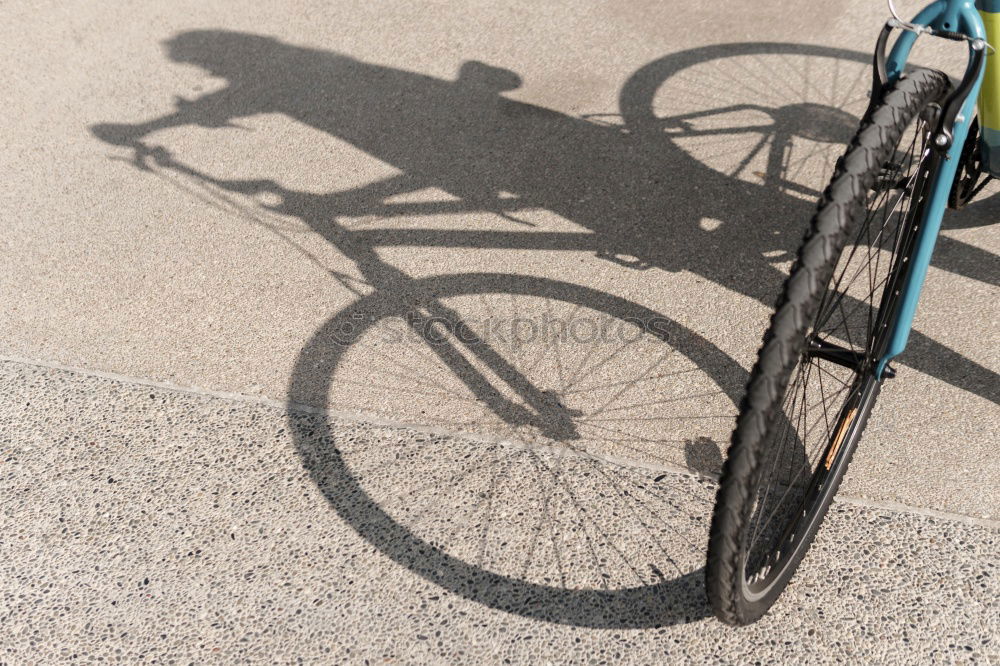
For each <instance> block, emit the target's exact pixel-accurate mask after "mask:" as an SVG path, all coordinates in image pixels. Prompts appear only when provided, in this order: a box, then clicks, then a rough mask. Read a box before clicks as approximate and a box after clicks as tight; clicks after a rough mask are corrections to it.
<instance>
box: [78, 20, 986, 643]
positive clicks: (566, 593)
mask: <svg viewBox="0 0 1000 666" xmlns="http://www.w3.org/2000/svg"><path fill="white" fill-rule="evenodd" d="M167 48H168V54H169V56H170V58H171V59H173V60H174V61H176V62H180V63H189V64H194V65H197V66H199V67H201V68H203V69H204V70H205V71H206V72H208V73H209V74H211V75H213V76H215V77H221V78H223V79H225V81H226V85H225V87H223V88H222V89H220V90H218V91H216V92H213V93H210V94H207V95H205V96H203V97H201V98H199V99H197V100H193V101H184V102H182V103H180V104H179V105H178V106H177V108H176V110H175V111H174V112H173V113H170V114H167V115H164V116H162V117H159V118H155V119H152V120H149V121H145V122H139V123H134V124H103V125H97V126H94V127H93V128H92V131H93V132H94V134H95V135H96V136H98V137H99V138H101V139H102V140H104V141H106V142H108V143H111V144H115V145H120V146H125V147H131V148H133V149H135V150H136V155H137V157H136V163H137V164H138V165H140V166H142V167H143V168H147V169H151V170H152V169H155V168H159V169H164V170H170V171H171V172H172V173H173V174H174V175H176V176H179V177H183V178H184V179H186V180H185V182H187V183H190V184H193V186H194V187H196V188H199V189H197V191H198V192H199V193H200V196H210V197H221V198H225V199H226V200H227V201H228V202H230V203H231V202H232V201H237V202H238V203H239V204H240V206H239V207H238V209H239V210H243V209H245V207H250V208H253V209H254V210H257V211H263V212H265V213H272V214H275V215H280V216H291V217H294V218H296V219H298V220H301V221H302V222H304V223H305V224H306V225H308V227H309V228H310V229H312V230H314V231H315V232H316V233H318V234H320V235H321V236H322V237H323V238H325V239H326V240H327V241H328V242H329V243H331V244H332V245H333V246H335V247H336V248H337V249H338V250H339V251H340V252H341V253H342V254H343V256H344V257H346V259H347V260H348V261H349V262H350V263H351V264H352V265H353V267H354V268H355V269H356V270H357V272H358V273H360V275H361V276H362V279H361V282H362V283H363V285H364V287H365V293H367V295H364V296H360V294H361V290H357V291H355V293H358V294H359V297H358V299H357V300H356V301H355V302H354V303H353V304H352V305H350V306H349V307H347V308H346V309H344V310H343V311H341V312H338V313H336V314H335V315H334V316H333V317H331V319H330V320H328V322H327V323H326V324H325V325H324V326H323V327H321V328H320V330H318V331H317V332H316V334H315V335H314V336H313V337H312V338H311V340H309V341H308V342H307V343H306V345H305V346H304V347H303V349H302V351H301V353H300V355H299V358H298V360H297V363H296V365H295V368H294V371H293V374H292V376H291V378H290V381H289V389H288V399H289V400H290V401H291V402H293V403H300V404H306V405H311V406H319V407H323V406H329V407H330V408H331V409H334V410H337V409H341V410H349V411H358V412H362V413H370V414H379V413H382V414H386V415H391V416H392V417H393V418H394V419H397V420H399V421H403V422H409V423H414V424H420V425H421V426H422V427H424V429H423V430H420V431H414V430H408V429H406V428H395V429H393V428H379V427H375V426H370V427H366V428H365V429H363V434H362V435H360V436H359V435H358V429H357V428H356V427H355V428H348V427H346V426H345V425H344V424H343V423H341V422H339V421H337V420H336V419H334V418H325V417H321V416H317V415H313V416H306V415H302V414H297V413H296V414H291V415H290V417H289V419H290V423H291V427H292V430H293V432H294V434H295V437H296V442H297V446H298V447H299V451H300V453H301V455H302V460H303V463H304V465H305V466H306V468H307V469H308V470H309V472H310V474H311V475H312V478H313V479H314V481H315V482H316V484H317V485H318V487H319V488H320V489H321V490H322V492H323V494H324V495H325V496H326V498H327V499H328V500H329V502H330V504H331V506H332V507H333V508H334V509H335V510H336V511H337V513H338V514H339V516H340V517H341V518H342V519H343V520H345V521H346V522H347V524H349V525H350V526H351V527H352V528H353V529H354V530H356V531H357V532H358V534H360V535H361V536H362V537H363V538H365V539H366V540H368V541H369V542H370V543H371V544H372V545H373V546H374V547H375V549H377V550H378V551H379V552H380V553H382V554H383V555H386V556H388V557H390V558H391V559H393V560H394V561H395V562H397V563H399V564H400V565H402V566H404V567H406V568H407V569H409V570H411V571H413V572H415V573H417V574H419V575H420V576H422V577H424V578H426V579H427V580H430V581H432V582H433V583H435V584H437V585H439V586H440V587H442V588H443V589H445V590H447V591H448V592H450V593H453V594H458V595H461V596H463V597H466V598H470V599H474V600H476V601H479V602H481V603H483V604H486V605H488V606H490V607H493V608H497V609H502V610H504V611H507V612H511V613H516V614H519V615H523V616H527V617H533V618H539V619H545V620H548V621H553V622H563V623H569V624H574V625H580V626H592V627H622V628H624V627H649V626H659V625H665V624H671V623H677V622H686V621H691V620H694V619H698V618H702V617H705V616H706V615H707V614H708V609H707V606H706V603H705V600H704V592H703V589H702V580H701V569H700V567H701V564H702V561H703V559H704V544H705V543H706V537H707V522H708V516H709V515H710V510H711V503H712V500H713V492H714V491H713V485H712V483H711V481H710V477H711V476H712V475H713V474H715V473H717V472H718V468H719V465H720V464H721V460H722V455H721V451H719V448H718V447H719V444H718V443H720V442H726V441H728V436H729V431H730V429H731V424H732V419H733V416H734V415H735V410H736V408H735V404H736V402H737V401H738V400H739V396H740V393H741V391H742V388H743V385H744V384H745V381H746V371H745V369H744V368H742V367H741V366H740V365H739V364H738V363H736V362H735V361H734V360H733V359H731V358H730V357H729V356H727V355H726V354H724V353H723V352H722V351H720V350H719V349H718V347H716V346H715V345H714V344H713V343H712V342H711V341H710V340H708V339H706V338H705V337H704V336H702V335H699V334H697V333H696V332H694V331H692V330H690V329H689V328H687V327H685V326H683V325H681V324H680V323H678V322H677V321H675V320H673V319H671V318H670V317H668V316H666V315H667V314H669V313H661V312H656V311H654V310H652V309H650V308H647V307H644V306H641V305H638V304H637V303H635V302H632V301H630V300H628V299H625V298H621V297H619V296H615V295H612V294H608V293H604V292H601V291H599V290H596V289H592V288H589V287H583V286H580V285H576V284H572V283H569V282H566V281H562V280H558V279H553V278H551V277H549V278H540V277H526V276H520V275H514V274H510V273H509V272H508V273H505V272H496V273H463V274H455V275H447V274H445V275H440V276H437V277H430V278H420V279H417V278H414V277H413V276H411V275H409V274H407V273H406V272H405V271H404V270H402V269H400V268H398V267H397V266H395V265H393V264H392V263H390V262H389V261H387V260H386V259H385V258H384V256H383V255H382V254H380V250H384V249H386V248H398V249H409V250H411V251H414V252H419V251H420V249H421V248H438V249H448V250H450V251H452V252H454V253H461V252H463V251H469V250H475V249H493V250H504V249H511V250H514V249H517V250H567V251H577V252H581V251H582V252H589V253H592V254H594V255H596V256H598V257H601V258H602V259H605V260H607V261H608V262H612V263H613V264H615V265H616V266H620V267H622V268H624V269H635V270H645V269H651V268H652V269H660V270H650V271H648V273H645V274H644V275H648V279H647V280H646V281H645V282H644V284H645V285H646V286H647V288H648V289H669V288H670V275H669V273H668V272H677V271H687V272H690V273H693V274H695V275H698V276H700V277H703V278H705V279H707V280H710V281H711V282H713V283H715V284H717V285H720V286H722V287H724V288H726V289H728V290H730V291H732V292H734V293H736V294H740V295H743V296H747V297H750V298H752V299H753V300H755V301H758V302H762V303H765V304H767V305H770V304H771V303H772V302H773V299H774V297H775V295H776V293H777V290H778V288H779V286H780V284H781V281H782V279H783V277H784V274H785V270H787V264H788V262H789V261H790V259H791V256H792V253H793V252H794V250H795V248H796V246H797V244H798V241H799V239H800V237H801V235H802V233H803V231H804V224H805V222H806V220H808V218H809V214H810V212H811V210H812V209H813V206H814V201H815V198H816V196H817V195H818V188H819V187H821V186H822V184H823V183H824V182H825V179H826V178H827V177H828V175H829V173H830V170H831V169H832V164H833V160H834V159H835V158H836V157H837V156H838V155H839V153H840V152H841V151H842V144H843V143H844V142H845V141H847V140H848V139H849V138H850V136H851V134H852V132H853V129H854V125H855V124H856V118H857V116H858V114H859V113H860V112H861V111H862V110H863V108H864V104H865V102H866V98H865V85H866V80H867V79H866V77H867V76H868V67H869V65H868V62H869V57H868V56H867V55H865V54H861V53H857V52H852V51H846V50H843V49H832V48H825V47H814V46H803V45H791V44H735V45H723V46H712V47H705V48H700V49H694V50H691V51H685V52H681V53H677V54H673V55H670V56H667V57H665V58H663V59H660V60H657V61H655V62H653V63H650V64H649V65H647V66H645V67H643V68H641V69H640V70H639V71H638V72H636V73H635V74H634V75H633V76H632V77H631V78H630V80H629V81H628V82H627V83H626V84H625V86H624V88H623V90H622V95H621V100H620V109H619V110H618V111H620V113H613V114H599V115H595V116H593V117H591V118H589V119H584V118H574V117H571V116H567V115H565V114H562V113H558V112H555V111H552V110H550V109H544V108H541V107H537V106H533V105H530V104H525V103H522V102H516V101H512V100H510V99H508V98H506V97H504V95H503V93H504V92H506V91H509V90H512V89H515V88H517V87H518V86H519V85H520V77H519V76H518V75H517V74H515V73H514V72H510V71H508V70H503V69H499V68H496V67H492V66H489V65H486V64H484V63H480V62H476V61H470V62H466V63H464V64H463V65H462V66H461V67H460V68H459V72H458V75H457V77H456V79H455V80H453V81H449V80H443V79H438V78H434V77H430V76H426V75H422V74H418V73H414V72H406V71H402V70H398V69H394V68H389V67H384V66H380V65H375V64H372V63H367V62H362V61H359V60H357V59H354V58H351V57H349V56H346V55H342V54H338V53H333V52H329V51H322V50H317V49H307V48H302V47H298V46H293V45H289V44H284V43H281V42H279V41H277V40H274V39H271V38H267V37H261V36H256V35H249V34H242V33H232V32H222V31H195V32H189V33H184V34H181V35H178V36H176V37H174V38H173V39H171V40H170V41H169V42H168V43H167ZM262 113H279V114H283V115H285V116H287V117H289V118H292V119H294V120H296V121H299V122H300V123H303V124H304V125H306V126H308V127H311V128H314V129H315V130H317V131H319V132H322V133H324V134H327V135H329V136H332V137H336V138H338V139H340V140H342V141H345V142H347V143H349V144H351V145H352V146H354V147H356V148H358V149H360V150H361V151H363V152H364V153H366V154H368V155H370V156H371V157H373V158H376V159H378V160H381V161H382V162H385V163H387V164H390V165H392V166H393V167H394V168H395V169H396V170H397V171H398V175H394V176H391V177H388V178H385V179H383V180H379V181H376V182H372V183H369V184H367V185H363V186H360V187H357V188H354V189H350V190H338V191H333V192H319V193H316V192H307V191H300V190H295V189H293V188H290V187H288V186H286V185H284V184H282V183H281V182H280V179H278V178H277V177H275V178H266V179H254V180H246V179H244V180H240V179H234V178H232V177H229V175H228V174H217V173H207V172H206V171H204V170H201V169H199V168H196V167H194V166H192V165H189V164H185V163H184V162H183V160H181V159H179V158H176V157H175V156H173V155H170V154H169V153H168V151H166V150H161V149H151V148H149V146H147V145H146V144H145V143H143V142H144V141H145V140H146V137H148V136H150V135H151V134H153V133H154V132H157V131H159V130H163V129H168V128H173V127H179V126H202V127H225V126H227V125H230V124H232V123H233V122H234V120H235V119H237V118H241V117H246V116H252V115H255V114H262ZM140 149H141V150H140ZM428 188H435V189H436V190H438V191H443V192H445V193H447V195H448V196H447V197H446V198H443V199H431V200H428V199H426V198H421V197H414V195H415V194H418V193H421V192H424V191H426V190H427V189H428ZM534 210H544V211H549V212H552V213H555V214H557V215H558V216H560V217H561V218H564V219H566V220H570V221H572V222H574V223H575V224H576V225H579V227H582V228H583V229H584V231H564V230H550V229H545V228H537V226H535V225H534V223H532V222H530V221H528V220H526V217H525V213H527V212H530V211H534ZM469 211H480V212H489V213H493V214H495V216H496V219H497V220H498V223H497V224H495V225H491V226H490V227H489V228H481V227H477V226H475V225H470V224H458V225H457V226H453V227H449V228H445V229H442V228H427V227H420V226H419V225H414V224H413V223H412V222H413V220H414V219H420V218H421V217H422V216H428V215H447V214H455V213H463V212H469ZM251 219H253V220H256V221H257V222H259V221H260V219H261V218H260V217H257V216H251ZM358 219H364V220H371V219H375V220H378V221H379V224H377V225H366V224H359V223H357V222H352V221H351V220H358ZM955 243H957V241H955ZM953 254H954V253H947V252H946V253H944V256H945V258H944V259H943V260H940V259H939V260H938V261H939V266H940V267H942V268H945V269H946V270H954V271H956V272H959V273H962V274H965V275H968V276H970V277H974V278H976V279H980V280H984V281H991V280H995V276H996V273H995V272H992V273H991V272H990V270H991V269H990V264H988V263H987V264H985V265H982V264H975V265H972V264H970V263H968V262H964V261H953V260H952V259H950V258H949V257H951V256H952V255H953ZM942 261H943V263H940V262H942ZM993 261H994V263H995V258H994V260H993ZM448 269H449V266H447V265H445V266H441V270H442V271H447V270H448ZM554 269H555V270H558V267H554ZM330 274H331V277H332V278H333V279H335V280H338V281H339V282H340V283H341V284H342V285H348V281H347V279H346V278H344V277H343V275H342V274H338V273H336V272H334V271H331V273H330ZM348 286H351V285H348ZM351 288H352V289H354V288H355V287H354V286H351ZM704 307H706V308H707V307H712V304H711V303H705V304H704ZM915 337H916V342H917V343H918V344H919V345H922V346H923V347H926V348H928V353H926V354H924V355H922V356H921V357H920V359H917V361H916V363H915V364H916V366H917V367H918V368H920V369H921V370H923V371H924V372H927V373H929V374H931V375H934V376H936V377H938V378H940V379H942V380H944V381H947V382H950V383H953V384H955V385H956V386H960V387H962V388H965V389H967V390H970V391H975V392H977V393H979V394H980V395H983V396H984V397H987V398H989V399H992V400H995V401H996V400H997V393H996V392H997V382H996V381H995V379H996V377H995V373H992V372H990V371H989V370H987V369H985V368H982V367H981V366H978V365H976V364H974V363H972V362H970V361H969V360H968V359H965V358H963V357H961V356H960V355H958V354H956V353H955V352H952V351H951V350H949V349H947V348H946V347H944V346H942V345H940V344H939V343H937V342H935V341H933V340H930V339H928V338H926V337H924V336H920V335H919V334H917V335H916V336H915ZM426 426H432V427H436V428H440V429H441V430H442V431H447V432H465V433H471V434H472V435H473V438H472V439H463V438H453V437H448V436H444V435H428V434H420V433H421V432H424V433H426ZM684 469H690V470H694V471H695V472H697V473H698V474H700V475H702V476H698V475H684V474H674V473H673V472H677V471H680V470H684Z"/></svg>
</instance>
